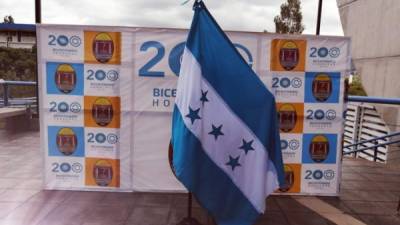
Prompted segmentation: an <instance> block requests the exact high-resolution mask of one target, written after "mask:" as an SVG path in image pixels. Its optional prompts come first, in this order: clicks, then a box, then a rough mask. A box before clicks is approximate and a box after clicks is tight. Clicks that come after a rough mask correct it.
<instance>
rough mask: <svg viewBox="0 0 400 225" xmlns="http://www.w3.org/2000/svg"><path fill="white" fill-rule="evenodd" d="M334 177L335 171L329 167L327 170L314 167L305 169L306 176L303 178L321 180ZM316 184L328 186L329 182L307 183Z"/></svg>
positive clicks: (328, 179)
mask: <svg viewBox="0 0 400 225" xmlns="http://www.w3.org/2000/svg"><path fill="white" fill-rule="evenodd" d="M334 178H335V171H333V170H331V169H327V170H320V169H315V170H306V176H305V178H304V179H306V180H316V181H321V180H327V181H330V180H333V179H334ZM310 184H311V185H318V186H330V183H329V182H326V183H309V185H310Z"/></svg>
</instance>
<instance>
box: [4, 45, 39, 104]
mask: <svg viewBox="0 0 400 225" xmlns="http://www.w3.org/2000/svg"><path fill="white" fill-rule="evenodd" d="M35 73H36V47H35V46H34V47H33V48H32V49H22V48H6V47H0V79H4V80H13V81H34V80H35ZM10 91H11V93H10V94H11V96H13V97H22V96H33V95H34V88H33V87H13V88H12V90H10ZM2 92H3V90H2V88H1V87H0V96H1V95H2Z"/></svg>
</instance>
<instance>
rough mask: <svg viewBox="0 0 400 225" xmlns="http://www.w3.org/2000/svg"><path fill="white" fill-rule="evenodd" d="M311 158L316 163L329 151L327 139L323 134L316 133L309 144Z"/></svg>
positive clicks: (324, 157) (321, 160)
mask: <svg viewBox="0 0 400 225" xmlns="http://www.w3.org/2000/svg"><path fill="white" fill-rule="evenodd" d="M309 151H310V156H311V159H312V160H314V161H315V162H317V163H320V162H323V161H324V160H325V159H326V158H327V156H328V153H329V141H328V139H327V137H326V136H324V135H316V136H315V137H314V138H313V139H312V140H311V143H310V146H309Z"/></svg>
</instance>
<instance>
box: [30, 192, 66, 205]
mask: <svg viewBox="0 0 400 225" xmlns="http://www.w3.org/2000/svg"><path fill="white" fill-rule="evenodd" d="M72 194H73V192H72V191H57V190H43V191H41V192H39V193H37V194H35V195H34V196H32V197H31V198H30V199H28V201H27V202H45V203H61V202H63V201H65V200H66V199H67V198H69V197H70V196H71V195H72Z"/></svg>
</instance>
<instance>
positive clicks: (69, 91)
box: [46, 62, 84, 95]
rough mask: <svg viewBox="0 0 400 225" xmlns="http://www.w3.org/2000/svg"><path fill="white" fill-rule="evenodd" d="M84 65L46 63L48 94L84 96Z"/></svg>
mask: <svg viewBox="0 0 400 225" xmlns="http://www.w3.org/2000/svg"><path fill="white" fill-rule="evenodd" d="M83 83H84V82H83V64H76V63H58V62H47V63H46V89H47V94H57V95H59V94H66V95H83V86H84V84H83Z"/></svg>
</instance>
